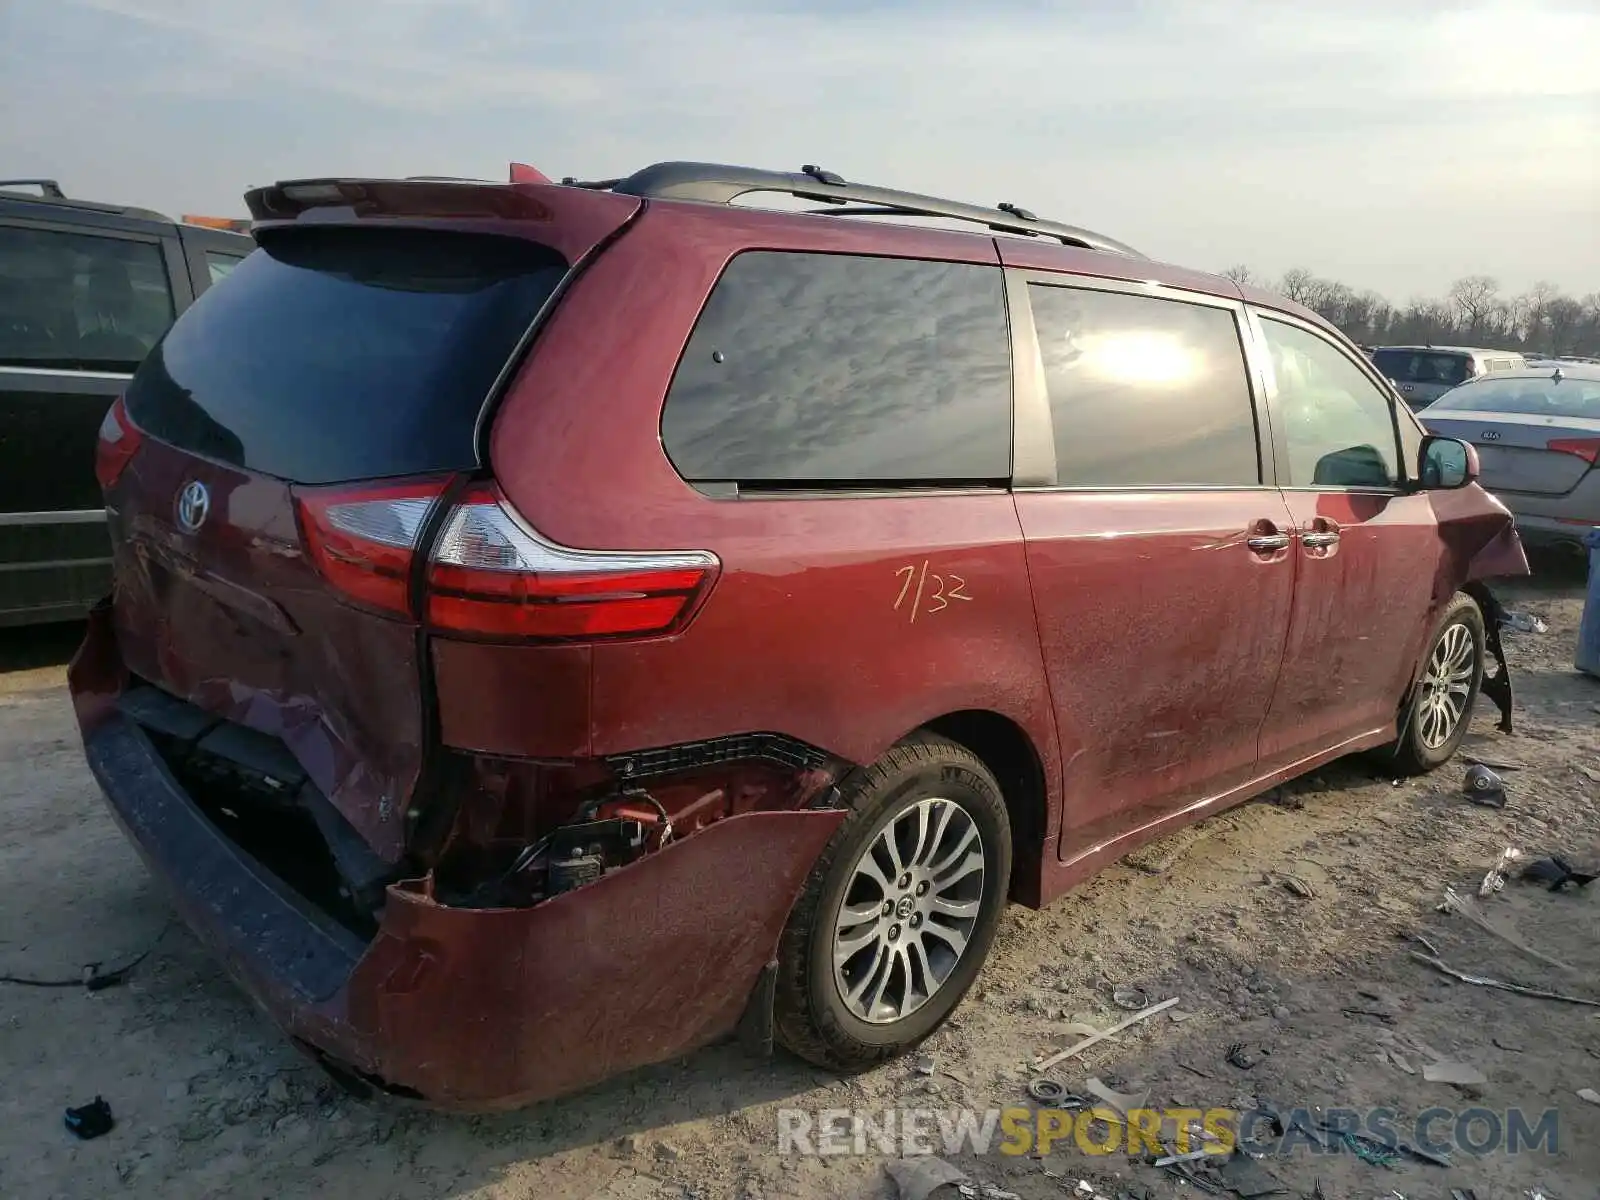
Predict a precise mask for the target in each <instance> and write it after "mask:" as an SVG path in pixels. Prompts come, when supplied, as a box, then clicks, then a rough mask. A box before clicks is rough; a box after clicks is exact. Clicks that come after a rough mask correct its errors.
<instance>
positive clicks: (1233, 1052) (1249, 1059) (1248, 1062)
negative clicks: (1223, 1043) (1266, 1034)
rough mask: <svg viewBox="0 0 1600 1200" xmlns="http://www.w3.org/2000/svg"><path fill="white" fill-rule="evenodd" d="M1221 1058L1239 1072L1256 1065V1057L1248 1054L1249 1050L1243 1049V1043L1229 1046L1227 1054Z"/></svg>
mask: <svg viewBox="0 0 1600 1200" xmlns="http://www.w3.org/2000/svg"><path fill="white" fill-rule="evenodd" d="M1223 1057H1224V1059H1225V1060H1226V1061H1227V1062H1229V1063H1230V1064H1232V1065H1233V1066H1235V1067H1238V1068H1239V1070H1241V1071H1248V1070H1249V1069H1250V1068H1251V1067H1253V1066H1255V1065H1256V1061H1257V1059H1256V1056H1255V1055H1254V1054H1252V1053H1250V1051H1249V1050H1247V1049H1245V1045H1244V1043H1243V1042H1235V1043H1234V1044H1233V1045H1231V1046H1229V1047H1228V1053H1227V1054H1225V1055H1224V1056H1223Z"/></svg>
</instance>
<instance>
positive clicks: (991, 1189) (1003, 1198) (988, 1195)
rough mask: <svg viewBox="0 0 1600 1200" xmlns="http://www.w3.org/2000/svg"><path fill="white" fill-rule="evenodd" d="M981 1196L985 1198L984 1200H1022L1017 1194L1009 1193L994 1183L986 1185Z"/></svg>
mask: <svg viewBox="0 0 1600 1200" xmlns="http://www.w3.org/2000/svg"><path fill="white" fill-rule="evenodd" d="M979 1195H981V1196H982V1197H983V1200H1022V1197H1021V1196H1019V1195H1017V1193H1015V1192H1008V1191H1006V1190H1005V1189H1004V1188H997V1187H995V1185H994V1184H992V1183H986V1184H984V1185H983V1191H981V1192H980V1193H979Z"/></svg>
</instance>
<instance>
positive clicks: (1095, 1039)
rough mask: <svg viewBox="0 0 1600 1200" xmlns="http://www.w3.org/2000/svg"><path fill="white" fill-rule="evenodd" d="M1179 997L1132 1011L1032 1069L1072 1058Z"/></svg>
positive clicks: (1161, 1010) (1037, 1063)
mask: <svg viewBox="0 0 1600 1200" xmlns="http://www.w3.org/2000/svg"><path fill="white" fill-rule="evenodd" d="M1179 999H1180V997H1177V996H1173V997H1171V998H1170V999H1167V1000H1163V1001H1162V1002H1161V1003H1160V1004H1152V1005H1151V1006H1150V1007H1149V1008H1146V1009H1143V1010H1141V1011H1140V1012H1136V1013H1134V1014H1133V1015H1132V1016H1131V1017H1128V1018H1127V1019H1126V1020H1122V1021H1118V1022H1117V1023H1116V1024H1115V1025H1113V1026H1111V1028H1109V1029H1102V1030H1101V1031H1100V1032H1099V1033H1096V1034H1094V1035H1092V1036H1090V1037H1086V1038H1084V1039H1083V1041H1081V1042H1079V1043H1078V1044H1077V1045H1075V1046H1068V1047H1067V1048H1066V1049H1065V1050H1061V1051H1058V1052H1057V1053H1055V1054H1052V1055H1050V1056H1049V1057H1048V1058H1044V1059H1040V1060H1039V1061H1038V1062H1036V1063H1034V1064H1033V1069H1034V1070H1035V1071H1045V1070H1048V1069H1049V1068H1051V1067H1053V1066H1055V1065H1056V1064H1057V1063H1058V1062H1065V1061H1066V1060H1067V1059H1069V1058H1073V1057H1075V1056H1076V1055H1079V1054H1082V1053H1083V1052H1084V1051H1085V1050H1087V1049H1088V1048H1089V1047H1090V1046H1097V1045H1099V1044H1100V1043H1101V1042H1103V1041H1105V1040H1106V1039H1107V1038H1109V1037H1110V1036H1111V1035H1112V1034H1115V1033H1121V1032H1122V1031H1123V1030H1124V1029H1127V1028H1128V1027H1129V1026H1130V1025H1137V1024H1138V1023H1139V1022H1140V1021H1144V1020H1147V1019H1149V1018H1150V1017H1153V1016H1155V1015H1156V1014H1157V1013H1158V1012H1165V1011H1166V1010H1167V1009H1169V1008H1171V1007H1172V1006H1173V1005H1175V1004H1177V1002H1178V1000H1179Z"/></svg>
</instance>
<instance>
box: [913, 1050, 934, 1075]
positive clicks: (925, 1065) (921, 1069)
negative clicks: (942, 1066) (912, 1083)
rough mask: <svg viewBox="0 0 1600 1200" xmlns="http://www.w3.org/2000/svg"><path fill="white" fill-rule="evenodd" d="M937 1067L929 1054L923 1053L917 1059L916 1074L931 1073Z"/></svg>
mask: <svg viewBox="0 0 1600 1200" xmlns="http://www.w3.org/2000/svg"><path fill="white" fill-rule="evenodd" d="M938 1069H939V1068H938V1064H937V1063H935V1062H934V1061H933V1055H931V1054H924V1055H922V1056H921V1057H920V1058H918V1059H917V1074H918V1075H932V1074H933V1073H934V1072H935V1071H937V1070H938Z"/></svg>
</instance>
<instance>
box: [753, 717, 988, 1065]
mask: <svg viewBox="0 0 1600 1200" xmlns="http://www.w3.org/2000/svg"><path fill="white" fill-rule="evenodd" d="M843 792H844V801H845V803H846V805H847V806H848V807H849V808H850V810H851V812H850V815H849V816H848V817H847V818H846V819H845V821H844V824H843V825H841V826H840V828H839V830H838V831H837V832H836V833H835V834H834V836H833V838H832V840H831V841H830V842H829V843H828V845H827V847H826V848H825V849H824V850H823V852H822V854H821V855H820V856H819V857H818V859H817V862H816V865H815V867H813V869H812V871H811V875H810V877H809V878H808V879H807V881H806V885H805V888H804V890H803V891H802V892H801V895H800V899H799V901H798V902H797V903H796V904H795V907H794V910H793V911H792V912H791V913H790V915H789V923H788V925H787V926H786V927H785V928H784V931H783V935H782V937H781V938H780V939H779V943H778V978H777V992H776V996H775V998H774V1006H773V1018H774V1032H775V1034H776V1036H777V1040H778V1041H779V1042H780V1043H781V1044H782V1045H784V1046H785V1047H786V1048H788V1049H789V1050H790V1051H791V1052H793V1053H794V1054H797V1055H799V1056H800V1057H801V1058H803V1059H806V1060H808V1061H810V1062H813V1063H816V1064H817V1065H818V1066H822V1067H826V1068H828V1069H829V1070H833V1071H839V1072H844V1073H849V1072H854V1071H861V1070H865V1069H866V1068H868V1067H871V1066H873V1065H875V1064H877V1063H879V1062H882V1061H884V1060H885V1059H889V1058H892V1057H894V1056H895V1055H897V1054H901V1053H903V1052H904V1051H906V1050H908V1049H910V1048H911V1047H913V1046H915V1045H916V1044H917V1043H918V1042H920V1041H922V1039H923V1038H925V1037H927V1036H928V1035H929V1034H930V1033H932V1032H933V1031H934V1030H935V1029H937V1028H938V1027H939V1025H940V1024H941V1023H942V1022H943V1021H944V1019H945V1018H946V1017H948V1016H949V1015H950V1013H951V1012H952V1011H953V1010H954V1008H955V1007H956V1005H957V1004H958V1003H960V1001H961V997H962V996H963V995H964V994H965V993H966V991H967V989H968V988H969V987H971V986H972V981H973V980H974V979H975V978H977V975H978V971H979V969H980V968H981V967H982V966H983V962H984V959H985V958H986V957H987V956H988V953H989V947H990V946H991V945H992V944H993V942H994V936H995V931H996V929H997V928H998V926H999V923H1000V914H1001V913H1002V912H1003V911H1004V909H1005V905H1006V893H1007V891H1008V889H1009V888H1010V884H1011V825H1010V820H1009V818H1008V816H1007V813H1006V806H1005V800H1004V798H1003V797H1002V796H1001V794H1000V785H999V784H998V783H996V782H995V778H994V775H993V774H992V773H991V772H990V771H989V769H988V768H987V767H986V766H984V765H983V762H982V761H981V760H980V759H979V758H978V757H977V756H976V755H974V754H973V753H972V752H971V751H969V750H967V749H966V748H965V747H963V746H958V745H956V744H955V743H954V742H950V741H947V740H945V739H944V738H940V737H934V736H932V735H917V736H915V737H912V738H909V739H907V740H906V741H904V742H902V743H900V744H899V745H898V746H896V747H895V748H894V749H893V750H891V751H889V753H888V754H886V755H884V756H883V758H881V759H879V760H878V761H877V762H876V763H874V764H873V765H872V766H870V767H868V768H865V769H863V770H861V771H858V772H856V773H854V775H852V777H851V778H850V779H849V780H847V781H846V783H845V784H844V785H843ZM924 822H925V824H924ZM891 831H892V832H891ZM974 832H975V833H976V835H977V840H978V847H977V850H978V851H981V860H982V872H981V877H980V879H979V882H978V884H976V885H975V884H974V882H973V879H974V874H975V871H974V865H975V863H974V853H975V850H974V847H973V846H972V844H971V834H972V833H974ZM880 839H881V840H880ZM891 840H892V841H893V843H894V848H895V851H896V852H897V853H898V855H899V858H900V865H901V867H902V868H908V870H905V869H903V870H902V871H901V874H900V875H898V876H897V875H895V874H894V873H893V865H894V864H893V862H892V860H891V859H890V857H889V855H890V850H889V843H890V841H891ZM919 851H920V853H919ZM947 860H948V861H947ZM963 867H964V868H965V869H964V870H963V869H961V868H963ZM907 874H909V875H910V877H911V884H910V887H909V888H905V889H903V888H902V887H901V886H900V885H901V882H902V879H903V878H904V877H905V875H907ZM874 875H875V876H876V878H874ZM885 884H886V885H887V887H885V886H884V885H885ZM924 885H926V887H924ZM847 900H848V901H849V902H850V905H851V907H852V909H854V910H855V912H854V914H853V915H854V917H856V918H858V919H856V920H851V918H850V917H849V916H846V915H845V914H844V912H843V906H844V904H845V902H846V901H847ZM885 903H887V904H889V905H892V906H893V907H892V908H891V910H890V911H889V912H888V913H885V912H884V909H883V905H884V904H885ZM969 910H970V916H969V915H968V913H969ZM958 912H959V913H960V914H961V915H960V916H957V915H955V914H956V913H958ZM841 921H844V922H845V924H843V926H841V925H840V922H841ZM846 934H848V938H846V940H845V942H844V944H843V954H842V963H841V964H839V965H837V966H836V962H835V940H836V935H837V936H839V937H841V938H843V937H845V935H846ZM958 934H964V936H965V945H964V947H962V948H961V949H960V950H959V951H956V950H955V936H954V935H958ZM947 938H948V939H949V940H946V939H947ZM886 961H887V963H888V968H889V969H888V970H887V971H885V970H884V967H883V964H884V963H885V962H886ZM930 984H931V985H936V986H929V985H930ZM846 992H854V993H856V994H857V997H858V998H857V999H856V1000H855V1001H854V1007H852V1002H851V1001H850V1000H848V999H847V998H846V994H845V993H846ZM874 1000H876V1003H874Z"/></svg>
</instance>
